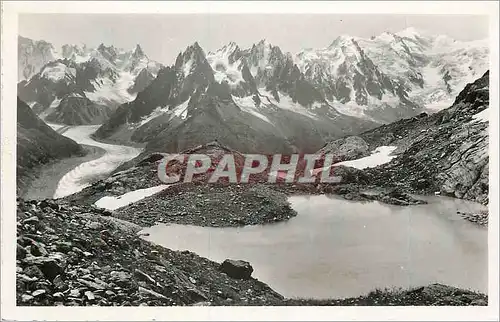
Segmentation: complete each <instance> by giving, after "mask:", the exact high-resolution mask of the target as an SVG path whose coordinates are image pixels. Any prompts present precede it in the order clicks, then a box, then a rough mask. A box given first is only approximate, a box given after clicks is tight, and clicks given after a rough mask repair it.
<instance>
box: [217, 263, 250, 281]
mask: <svg viewBox="0 0 500 322" xmlns="http://www.w3.org/2000/svg"><path fill="white" fill-rule="evenodd" d="M219 270H220V271H221V272H223V273H226V274H227V276H229V277H232V278H236V279H243V280H247V279H249V278H250V277H251V276H252V272H253V267H252V265H250V263H249V262H246V261H242V260H234V259H226V260H225V261H224V262H222V264H220V266H219Z"/></svg>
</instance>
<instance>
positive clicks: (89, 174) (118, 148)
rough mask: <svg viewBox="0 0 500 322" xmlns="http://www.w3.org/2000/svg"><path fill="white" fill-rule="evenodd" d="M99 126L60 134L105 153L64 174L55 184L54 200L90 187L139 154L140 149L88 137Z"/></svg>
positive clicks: (74, 128) (75, 129) (74, 129)
mask: <svg viewBox="0 0 500 322" xmlns="http://www.w3.org/2000/svg"><path fill="white" fill-rule="evenodd" d="M99 126H100V125H84V126H75V127H72V128H70V129H68V130H67V131H65V132H64V133H62V135H64V136H66V137H68V138H70V139H72V140H74V141H76V142H77V143H79V144H85V145H92V146H96V147H99V148H102V149H104V150H105V151H106V153H105V154H104V155H103V156H102V157H100V158H99V159H96V160H92V161H89V162H85V163H82V164H80V165H79V166H77V167H76V168H75V169H73V170H71V171H70V172H68V173H66V174H65V175H64V177H62V179H61V180H60V181H59V183H58V184H57V188H56V192H55V193H54V198H62V197H65V196H69V195H71V194H73V193H76V192H79V191H81V190H82V189H84V188H86V187H88V186H90V185H91V184H92V182H93V181H95V180H97V179H99V178H102V177H103V176H106V175H108V174H109V173H111V172H112V171H113V170H114V169H116V168H117V167H118V166H119V165H120V164H122V163H124V162H126V161H128V160H131V159H133V158H135V157H136V156H138V155H139V154H140V153H141V151H142V149H139V148H134V147H129V146H123V145H114V144H106V143H101V142H97V141H94V140H93V139H92V138H91V137H90V136H91V135H92V133H94V132H95V131H96V130H97V129H98V128H99Z"/></svg>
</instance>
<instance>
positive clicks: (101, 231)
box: [16, 200, 487, 306]
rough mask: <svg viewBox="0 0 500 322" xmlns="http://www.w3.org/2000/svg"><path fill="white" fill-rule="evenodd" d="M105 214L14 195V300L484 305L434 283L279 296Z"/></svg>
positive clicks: (37, 303) (466, 293)
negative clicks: (350, 293)
mask: <svg viewBox="0 0 500 322" xmlns="http://www.w3.org/2000/svg"><path fill="white" fill-rule="evenodd" d="M109 214H110V213H109V212H106V211H101V210H98V209H95V208H93V207H88V206H81V205H75V204H69V203H65V202H62V201H60V200H59V201H55V200H43V201H22V200H18V205H17V245H16V247H17V261H16V263H17V267H16V271H17V274H16V288H17V295H16V301H17V305H20V306H53V305H66V306H84V305H88V306H90V305H100V306H166V305H487V296H485V295H482V294H477V293H474V292H470V291H466V290H460V289H457V288H453V287H449V286H444V285H439V284H434V285H430V286H427V287H421V288H416V289H412V290H409V291H376V292H372V293H370V294H368V295H367V296H361V297H358V298H350V299H339V300H324V301H320V300H298V299H285V298H283V296H281V295H280V294H278V293H276V292H275V291H273V290H272V289H271V288H270V287H269V286H267V285H266V284H264V283H262V282H260V281H258V280H256V279H254V278H251V277H248V274H241V275H235V270H232V271H230V270H227V265H220V264H218V263H215V262H212V261H210V260H208V259H205V258H202V257H200V256H197V255H196V254H193V253H190V252H187V251H183V252H178V251H172V250H169V249H166V248H163V247H161V246H157V245H154V244H151V243H149V242H147V241H145V240H143V239H141V238H140V236H138V234H137V232H138V231H139V230H140V229H141V228H140V227H139V226H137V225H134V224H130V223H127V222H123V221H121V220H119V219H116V218H113V217H110V216H109ZM226 264H228V265H230V264H233V265H237V264H238V262H231V261H230V262H229V263H226ZM233 268H234V267H233ZM245 269H246V268H245ZM250 273H251V271H250ZM230 276H233V277H230Z"/></svg>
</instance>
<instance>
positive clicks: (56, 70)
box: [40, 63, 76, 82]
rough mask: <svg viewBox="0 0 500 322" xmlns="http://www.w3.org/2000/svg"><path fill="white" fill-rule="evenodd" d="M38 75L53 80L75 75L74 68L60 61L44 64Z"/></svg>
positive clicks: (56, 80)
mask: <svg viewBox="0 0 500 322" xmlns="http://www.w3.org/2000/svg"><path fill="white" fill-rule="evenodd" d="M40 76H41V77H42V78H46V79H49V80H51V81H54V82H59V81H61V80H63V79H65V78H66V77H67V78H72V77H76V69H74V68H71V67H68V66H66V65H64V64H62V63H56V64H54V65H52V66H45V68H44V69H43V71H42V74H41V75H40Z"/></svg>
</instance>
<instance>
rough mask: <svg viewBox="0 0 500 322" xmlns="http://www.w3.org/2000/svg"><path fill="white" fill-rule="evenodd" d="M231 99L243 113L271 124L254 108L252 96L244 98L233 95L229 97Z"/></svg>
mask: <svg viewBox="0 0 500 322" xmlns="http://www.w3.org/2000/svg"><path fill="white" fill-rule="evenodd" d="M231 96H232V97H233V101H234V103H235V104H236V105H237V106H238V107H239V108H241V109H242V110H243V111H245V112H247V113H249V114H252V115H253V116H256V117H258V118H260V119H261V120H263V121H266V122H267V123H269V124H273V122H271V121H270V120H269V119H268V118H267V116H265V115H263V114H262V113H260V112H259V110H258V107H257V106H255V102H254V100H253V97H252V96H246V97H237V96H234V95H231ZM273 125H274V124H273Z"/></svg>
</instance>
